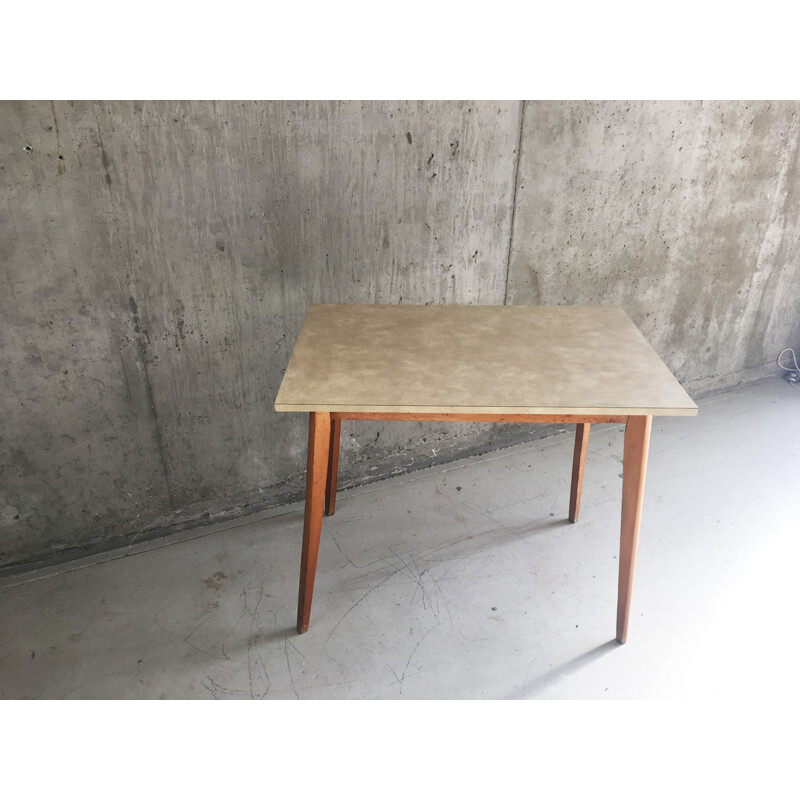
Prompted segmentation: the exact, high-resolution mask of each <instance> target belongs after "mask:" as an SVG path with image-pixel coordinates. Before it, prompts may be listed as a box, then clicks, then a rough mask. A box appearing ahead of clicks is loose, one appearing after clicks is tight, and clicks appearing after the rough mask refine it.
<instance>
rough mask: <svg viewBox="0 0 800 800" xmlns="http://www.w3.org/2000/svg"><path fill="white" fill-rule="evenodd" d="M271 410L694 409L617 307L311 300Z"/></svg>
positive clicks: (656, 412) (537, 411)
mask: <svg viewBox="0 0 800 800" xmlns="http://www.w3.org/2000/svg"><path fill="white" fill-rule="evenodd" d="M275 410H276V411H357V412H384V413H401V414H402V413H432V414H454V413H462V414H585V415H590V414H596V415H601V414H625V415H628V414H632V415H633V414H635V415H647V414H652V415H670V416H671V415H686V416H689V415H694V414H696V413H697V406H696V405H695V404H694V403H693V402H692V399H691V398H690V397H689V395H688V394H687V393H686V392H685V391H684V389H683V387H681V385H680V384H679V383H678V381H677V380H676V379H675V377H674V376H673V375H672V373H671V372H670V371H669V369H668V368H667V366H666V365H665V364H664V362H663V361H662V360H661V359H660V358H659V357H658V354H657V353H656V352H655V350H653V348H652V347H651V346H650V345H649V344H648V343H647V341H646V340H645V338H644V337H643V336H642V334H641V333H640V332H639V330H638V328H637V327H636V326H635V325H634V324H633V322H632V321H631V320H630V318H629V317H628V315H627V314H626V313H625V312H624V311H623V310H622V309H621V308H617V307H614V306H467V305H462V306H456V305H451V306H435V305H434V306H411V305H395V306H389V305H312V306H310V307H309V309H308V312H307V314H306V318H305V320H304V321H303V325H302V327H301V329H300V333H299V335H298V337H297V343H296V344H295V347H294V351H293V352H292V356H291V358H290V360H289V365H288V367H287V368H286V373H285V375H284V376H283V382H282V383H281V387H280V390H279V391H278V396H277V398H276V400H275Z"/></svg>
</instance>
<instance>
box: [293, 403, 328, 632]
mask: <svg viewBox="0 0 800 800" xmlns="http://www.w3.org/2000/svg"><path fill="white" fill-rule="evenodd" d="M330 445H331V415H330V414H329V413H327V412H319V411H312V412H311V413H310V414H309V415H308V469H307V472H306V510H305V517H304V520H303V554H302V556H301V558H300V592H299V595H298V598H297V632H298V633H305V632H306V631H307V630H308V622H309V620H310V619H311V596H312V595H313V593H314V575H315V574H316V572H317V553H318V552H319V535H320V531H321V530H322V509H323V506H324V504H325V482H326V476H327V470H328V451H329V449H330Z"/></svg>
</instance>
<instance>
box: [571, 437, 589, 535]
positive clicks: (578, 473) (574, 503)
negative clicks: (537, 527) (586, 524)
mask: <svg viewBox="0 0 800 800" xmlns="http://www.w3.org/2000/svg"><path fill="white" fill-rule="evenodd" d="M589 428H590V424H589V423H588V422H579V423H578V424H577V425H576V426H575V450H574V451H573V454H572V485H571V487H570V492H569V520H570V522H577V521H578V513H579V511H580V507H581V490H582V489H583V468H584V466H585V464H586V447H587V445H588V444H589Z"/></svg>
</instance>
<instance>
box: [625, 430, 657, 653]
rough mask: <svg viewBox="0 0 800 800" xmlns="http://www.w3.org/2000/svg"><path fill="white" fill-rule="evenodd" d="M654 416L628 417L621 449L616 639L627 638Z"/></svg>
mask: <svg viewBox="0 0 800 800" xmlns="http://www.w3.org/2000/svg"><path fill="white" fill-rule="evenodd" d="M652 419H653V418H652V417H649V416H648V417H628V424H627V425H626V426H625V445H624V448H623V453H622V525H621V530H620V540H619V592H618V595H617V641H619V642H620V644H625V641H626V640H627V638H628V618H629V617H630V612H631V594H632V592H633V572H634V568H635V566H636V546H637V544H638V541H639V522H640V520H641V517H642V499H643V497H644V476H645V471H646V469H647V450H648V446H649V444H650V424H651V422H652Z"/></svg>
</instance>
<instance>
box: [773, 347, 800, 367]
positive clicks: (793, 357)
mask: <svg viewBox="0 0 800 800" xmlns="http://www.w3.org/2000/svg"><path fill="white" fill-rule="evenodd" d="M784 353H791V354H792V361H794V369H792V368H791V367H784V366H783V364H781V359H782V358H783V354H784ZM777 364H778V366H779V367H780V368H781V369H783V370H786V372H800V367H798V366H797V356H795V354H794V350H792V348H791V347H785V348H784V349H783V350H781V353H780V355H779V356H778V361H777Z"/></svg>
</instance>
